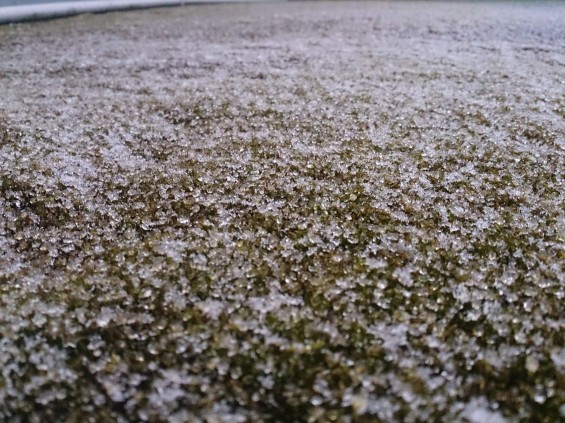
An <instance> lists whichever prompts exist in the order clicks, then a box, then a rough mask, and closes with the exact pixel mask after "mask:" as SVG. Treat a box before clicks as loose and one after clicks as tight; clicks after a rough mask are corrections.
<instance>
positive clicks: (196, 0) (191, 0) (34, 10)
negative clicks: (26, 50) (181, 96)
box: [0, 0, 285, 24]
mask: <svg viewBox="0 0 565 423" xmlns="http://www.w3.org/2000/svg"><path fill="white" fill-rule="evenodd" d="M280 1H285V0H89V1H73V2H57V3H47V4H45V3H44V4H30V5H24V6H6V7H0V24H7V23H16V22H26V21H36V20H44V19H53V18H60V17H65V16H73V15H79V14H82V13H102V12H110V11H117V10H130V9H144V8H151V7H167V6H180V5H187V4H208V3H250V2H280Z"/></svg>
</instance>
